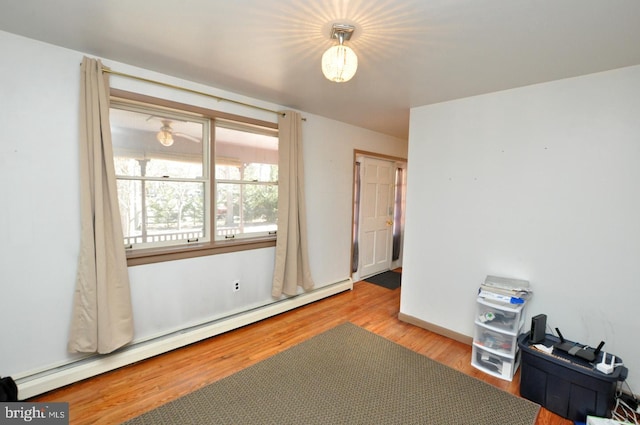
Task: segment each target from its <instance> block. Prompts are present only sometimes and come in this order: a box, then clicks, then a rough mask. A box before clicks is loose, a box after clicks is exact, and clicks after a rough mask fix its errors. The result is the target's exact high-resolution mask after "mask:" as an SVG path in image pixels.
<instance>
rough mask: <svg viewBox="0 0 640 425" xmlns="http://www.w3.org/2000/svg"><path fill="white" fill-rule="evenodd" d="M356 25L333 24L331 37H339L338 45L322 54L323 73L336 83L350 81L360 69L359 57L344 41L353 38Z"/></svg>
mask: <svg viewBox="0 0 640 425" xmlns="http://www.w3.org/2000/svg"><path fill="white" fill-rule="evenodd" d="M353 30H355V27H354V26H353V25H346V24H333V26H332V27H331V38H332V39H334V38H336V39H338V43H339V44H338V45H336V46H332V47H330V48H329V49H328V50H327V51H326V52H324V54H323V55H322V73H323V74H324V76H325V77H327V79H328V80H331V81H334V82H336V83H344V82H345V81H349V80H350V79H351V78H352V77H353V76H354V75H355V74H356V70H357V69H358V57H357V56H356V54H355V53H354V51H353V50H351V48H350V47H348V46H345V45H344V42H345V41H346V40H349V39H351V34H353Z"/></svg>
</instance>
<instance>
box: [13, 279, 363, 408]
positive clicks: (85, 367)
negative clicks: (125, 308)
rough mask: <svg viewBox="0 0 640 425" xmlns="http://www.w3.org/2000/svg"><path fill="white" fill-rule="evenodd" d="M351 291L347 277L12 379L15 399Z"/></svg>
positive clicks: (351, 284)
mask: <svg viewBox="0 0 640 425" xmlns="http://www.w3.org/2000/svg"><path fill="white" fill-rule="evenodd" d="M352 289H353V281H352V280H351V278H348V279H346V280H344V281H340V282H337V283H334V284H331V285H327V286H323V287H322V288H318V289H316V290H314V291H311V292H307V293H303V294H300V295H297V296H295V297H291V298H287V299H284V300H281V301H277V302H275V303H272V304H269V305H266V306H264V307H260V308H257V309H254V310H250V311H247V312H244V313H239V314H236V315H233V316H231V317H228V318H224V319H220V320H216V321H213V322H210V323H208V324H205V325H201V326H198V327H196V328H195V329H193V330H185V331H178V332H174V333H172V334H170V335H167V336H164V337H160V338H157V339H155V340H151V341H146V342H143V343H139V344H135V345H131V346H128V347H125V348H123V349H121V350H119V351H117V352H115V353H112V354H107V355H104V356H93V357H89V358H87V359H84V360H80V361H78V362H75V363H72V364H70V365H66V366H62V367H59V368H56V369H55V370H51V371H45V372H42V373H38V374H36V375H31V376H25V377H23V378H20V379H17V380H16V381H17V384H18V396H19V398H20V399H21V400H26V399H29V398H31V397H34V396H36V395H39V394H43V393H45V392H47V391H51V390H54V389H57V388H61V387H64V386H65V385H69V384H72V383H74V382H78V381H81V380H83V379H87V378H91V377H93V376H97V375H100V374H102V373H105V372H109V371H111V370H114V369H118V368H120V367H123V366H127V365H130V364H133V363H136V362H138V361H141V360H145V359H148V358H151V357H154V356H157V355H159V354H163V353H166V352H169V351H171V350H175V349H177V348H181V347H184V346H186V345H189V344H193V343H194V342H198V341H202V340H204V339H207V338H211V337H213V336H216V335H220V334H222V333H225V332H229V331H232V330H234V329H238V328H241V327H243V326H246V325H250V324H252V323H255V322H259V321H260V320H264V319H267V318H269V317H272V316H276V315H278V314H281V313H284V312H286V311H289V310H293V309H295V308H298V307H301V306H303V305H306V304H310V303H312V302H315V301H319V300H321V299H323V298H327V297H330V296H332V295H336V294H338V293H340V292H344V291H348V290H352Z"/></svg>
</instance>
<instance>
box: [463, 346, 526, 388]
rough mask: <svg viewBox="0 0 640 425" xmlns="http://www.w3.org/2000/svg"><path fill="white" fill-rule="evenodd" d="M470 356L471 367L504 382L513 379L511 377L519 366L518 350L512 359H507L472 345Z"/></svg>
mask: <svg viewBox="0 0 640 425" xmlns="http://www.w3.org/2000/svg"><path fill="white" fill-rule="evenodd" d="M471 356H472V357H471V365H472V366H473V367H475V368H476V369H480V370H481V371H483V372H485V373H488V374H489V375H493V376H496V377H498V378H501V379H504V380H506V381H511V380H512V379H513V375H514V373H515V372H516V370H517V369H518V366H519V365H520V350H517V351H516V355H515V356H514V357H507V356H501V355H499V354H495V353H492V352H491V351H489V350H485V349H483V348H480V347H478V346H477V345H475V344H474V345H473V350H472V354H471Z"/></svg>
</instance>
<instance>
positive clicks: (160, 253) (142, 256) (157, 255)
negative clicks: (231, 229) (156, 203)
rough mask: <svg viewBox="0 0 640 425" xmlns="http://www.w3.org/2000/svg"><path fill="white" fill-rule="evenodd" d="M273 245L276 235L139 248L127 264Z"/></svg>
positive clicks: (128, 256) (131, 254) (148, 262)
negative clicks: (179, 245) (181, 245)
mask: <svg viewBox="0 0 640 425" xmlns="http://www.w3.org/2000/svg"><path fill="white" fill-rule="evenodd" d="M272 246H276V238H275V237H274V236H268V237H264V238H251V239H245V240H242V239H240V240H232V241H216V242H211V243H208V244H198V245H189V246H183V247H163V248H149V249H139V250H136V251H128V252H127V266H140V265H143V264H153V263H161V262H163V261H173V260H183V259H186V258H196V257H205V256H208V255H216V254H225V253H229V252H238V251H247V250H251V249H260V248H269V247H272Z"/></svg>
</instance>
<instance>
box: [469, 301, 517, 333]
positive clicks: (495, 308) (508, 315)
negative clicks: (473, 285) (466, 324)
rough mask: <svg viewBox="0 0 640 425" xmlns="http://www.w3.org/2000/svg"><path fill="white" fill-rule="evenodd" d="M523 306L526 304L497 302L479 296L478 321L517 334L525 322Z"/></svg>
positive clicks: (498, 329)
mask: <svg viewBox="0 0 640 425" xmlns="http://www.w3.org/2000/svg"><path fill="white" fill-rule="evenodd" d="M523 307H524V304H514V305H510V304H496V303H492V302H490V301H487V300H485V299H482V298H478V311H477V315H476V323H477V324H482V325H484V326H485V327H487V328H492V329H495V330H496V331H500V332H506V333H509V334H511V335H513V336H517V335H518V330H519V329H520V328H521V327H522V325H523V323H524V315H523V314H522V309H523Z"/></svg>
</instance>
